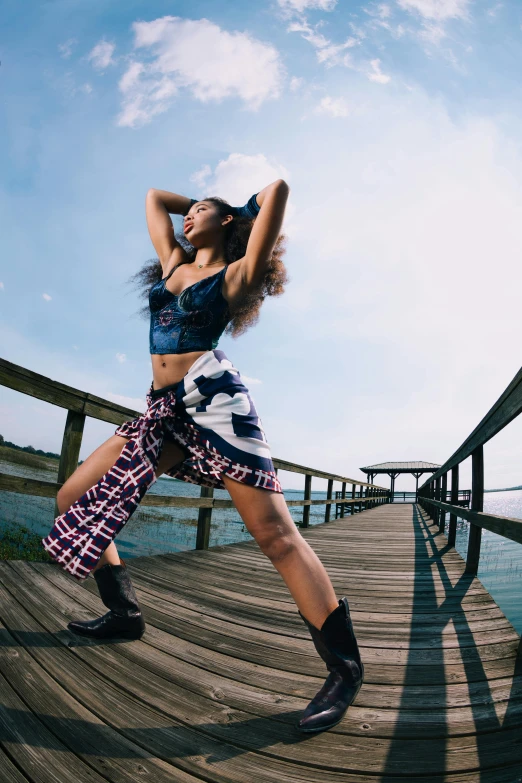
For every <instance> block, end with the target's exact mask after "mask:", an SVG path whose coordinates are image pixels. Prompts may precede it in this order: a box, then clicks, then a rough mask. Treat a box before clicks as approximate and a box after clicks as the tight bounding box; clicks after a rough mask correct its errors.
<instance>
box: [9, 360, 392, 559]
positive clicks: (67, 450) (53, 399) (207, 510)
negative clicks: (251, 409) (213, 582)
mask: <svg viewBox="0 0 522 783" xmlns="http://www.w3.org/2000/svg"><path fill="white" fill-rule="evenodd" d="M0 385H3V386H6V387H8V388H10V389H14V390H15V391H18V392H21V393H22V394H28V395H30V396H32V397H36V398H37V399H39V400H43V401H45V402H49V403H51V404H52V405H57V406H59V407H60V408H65V409H66V410H67V420H66V423H65V430H64V434H63V441H62V450H61V454H60V462H59V465H58V480H57V481H56V482H54V481H39V480H37V479H29V478H23V477H21V476H11V475H9V474H6V473H0V490H4V491H7V492H18V493H21V494H26V495H37V496H40V497H54V498H55V497H56V493H57V492H58V490H59V489H60V487H61V486H62V485H63V484H64V482H65V481H67V479H68V478H69V476H70V475H71V474H72V473H74V471H75V470H76V468H77V466H78V460H79V456H80V448H81V443H82V435H83V428H84V424H85V419H86V417H87V416H90V417H91V418H93V419H99V420H100V421H106V422H109V423H110V424H116V425H119V424H123V422H125V421H128V420H129V419H134V418H135V417H136V416H140V415H141V414H140V412H139V411H133V410H131V409H130V408H125V407H123V406H122V405H117V404H116V403H114V402H110V401H109V400H104V399H103V398H101V397H97V396H96V395H94V394H88V393H87V392H83V391H80V390H78V389H74V388H72V387H71V386H66V385H65V384H63V383H59V382H58V381H53V380H51V378H47V377H46V376H44V375H39V374H38V373H35V372H32V371H31V370H27V369H26V368H25V367H20V366H19V365H17V364H13V363H12V362H8V361H6V360H5V359H0ZM273 463H274V467H275V468H276V470H288V471H289V472H291V473H301V474H304V477H305V487H304V497H303V498H302V499H298V500H287V501H286V503H287V505H288V506H303V519H302V522H300V523H296V524H297V525H298V526H299V527H308V526H309V524H310V507H311V506H326V510H325V515H324V521H325V522H328V521H329V520H330V508H331V506H332V504H334V503H336V500H335V499H333V485H334V482H336V481H337V482H340V483H341V487H342V489H341V492H340V496H341V497H343V498H344V497H346V487H347V485H353V486H355V485H359V486H361V487H362V488H363V491H364V492H365V493H366V496H365V497H366V499H365V500H364V503H365V507H366V508H368V507H370V505H377V504H378V503H383V502H386V501H387V499H388V495H389V492H388V490H386V489H384V488H383V487H379V486H377V485H375V484H364V483H361V482H360V481H356V480H354V479H351V478H346V477H344V476H338V475H336V474H333V473H327V472H325V471H322V470H315V469H314V468H308V467H305V466H304V465H296V464H294V463H293V462H287V461H286V460H283V459H277V458H276V459H273ZM314 477H315V478H322V479H326V480H327V482H328V485H327V493H326V498H325V499H312V478H314ZM213 495H214V490H213V489H211V488H208V487H201V494H200V497H199V498H197V497H181V496H177V495H168V496H167V495H155V494H151V493H148V494H146V495H145V496H144V498H143V499H142V501H141V504H140V505H142V506H143V505H144V506H161V507H163V508H165V507H170V508H172V507H176V508H198V509H199V514H198V526H197V533H196V549H207V548H208V544H209V537H210V524H211V519H212V509H214V508H234V504H233V502H232V500H227V499H225V498H223V499H222V498H215V497H214V496H213ZM351 502H353V501H352V500H346V501H345V503H351ZM357 502H360V501H357ZM55 515H58V509H57V508H55ZM341 516H344V513H343V514H341Z"/></svg>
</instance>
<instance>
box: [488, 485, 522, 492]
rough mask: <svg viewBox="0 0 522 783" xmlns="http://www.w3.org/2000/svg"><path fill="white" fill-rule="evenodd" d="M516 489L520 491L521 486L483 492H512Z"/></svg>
mask: <svg viewBox="0 0 522 783" xmlns="http://www.w3.org/2000/svg"><path fill="white" fill-rule="evenodd" d="M517 489H522V485H521V486H519V487H506V488H505V489H485V490H484V492H514V491H515V490H517Z"/></svg>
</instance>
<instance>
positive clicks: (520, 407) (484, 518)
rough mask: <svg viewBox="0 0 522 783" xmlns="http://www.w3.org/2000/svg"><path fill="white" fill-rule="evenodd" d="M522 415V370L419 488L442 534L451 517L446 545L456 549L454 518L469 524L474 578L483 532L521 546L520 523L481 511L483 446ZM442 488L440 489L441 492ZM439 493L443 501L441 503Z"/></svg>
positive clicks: (468, 560)
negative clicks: (463, 476)
mask: <svg viewBox="0 0 522 783" xmlns="http://www.w3.org/2000/svg"><path fill="white" fill-rule="evenodd" d="M520 413H522V369H520V370H519V371H518V373H517V374H516V375H515V377H514V378H513V380H512V381H511V383H510V384H509V385H508V387H507V388H506V389H505V390H504V391H503V392H502V394H501V395H500V397H499V398H498V400H497V401H496V402H495V404H494V405H493V406H492V407H491V408H490V409H489V411H488V412H487V413H486V415H485V416H484V418H483V419H482V421H481V422H480V423H479V424H478V425H477V426H476V427H475V429H474V430H473V432H472V433H471V434H470V435H469V436H468V437H467V438H466V440H465V441H464V443H463V444H462V445H461V446H459V448H458V449H457V450H456V451H455V452H454V454H452V456H451V457H450V458H449V459H448V460H447V461H446V462H445V463H444V465H442V467H440V468H439V470H437V472H436V473H433V475H432V476H430V478H429V479H428V480H427V481H425V482H424V484H423V485H422V486H421V487H419V503H420V505H421V506H422V507H423V508H424V509H426V510H427V511H428V512H429V513H430V514H431V515H432V516H433V519H434V520H435V522H438V523H439V529H440V531H441V532H443V531H444V525H445V517H446V513H449V514H450V522H449V531H448V544H449V545H450V546H455V540H456V527H457V517H460V518H461V519H466V520H467V521H468V522H470V523H471V524H470V528H469V540H468V552H467V557H466V572H467V573H470V574H476V573H477V572H478V566H479V559H480V545H481V538H482V529H483V528H484V529H486V530H490V531H492V532H493V533H497V534H498V535H500V536H504V537H505V538H509V539H511V540H512V541H516V542H517V543H520V544H522V520H517V519H511V518H509V517H503V516H500V515H499V514H485V513H484V512H483V508H484V444H485V443H487V442H488V441H489V440H491V438H493V437H494V436H495V435H496V434H497V433H499V432H500V431H501V430H502V429H504V427H506V426H507V425H508V424H509V423H510V422H511V421H513V419H515V418H516V417H517V416H518V415H519V414H520ZM468 457H471V460H472V466H471V472H472V481H471V502H470V508H469V509H465V508H462V506H460V505H459V504H458V499H459V494H461V493H462V490H460V492H459V466H460V464H461V463H462V462H463V461H464V460H465V459H467V458H468ZM450 470H451V490H450V492H451V503H446V502H444V500H446V499H447V489H446V488H447V480H448V472H449V471H450ZM441 487H442V489H441ZM441 493H443V494H442V497H443V500H442V499H441Z"/></svg>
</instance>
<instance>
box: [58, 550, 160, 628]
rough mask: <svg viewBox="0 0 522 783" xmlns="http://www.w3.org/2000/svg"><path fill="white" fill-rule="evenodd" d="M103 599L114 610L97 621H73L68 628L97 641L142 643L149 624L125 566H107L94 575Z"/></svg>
mask: <svg viewBox="0 0 522 783" xmlns="http://www.w3.org/2000/svg"><path fill="white" fill-rule="evenodd" d="M94 578H95V579H96V584H97V585H98V590H99V592H100V598H101V599H102V601H103V603H104V604H105V606H106V607H107V608H108V609H109V610H110V611H109V612H107V614H104V615H103V617H98V618H97V619H96V620H88V621H86V622H81V621H79V620H73V621H72V622H70V623H69V625H68V626H67V627H68V628H69V629H70V630H71V631H74V633H78V634H80V635H81V636H92V637H94V638H95V639H109V638H110V639H140V638H141V637H142V636H143V632H144V631H145V622H144V620H143V617H142V614H141V610H140V607H139V604H138V599H137V598H136V593H135V592H134V588H133V586H132V582H131V580H130V576H129V573H128V571H127V569H126V567H125V565H124V563H123V561H122V564H121V565H117V566H115V565H110V564H107V565H104V566H103V567H102V568H98V569H97V570H96V571H95V572H94Z"/></svg>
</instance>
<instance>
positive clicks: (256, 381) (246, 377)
mask: <svg viewBox="0 0 522 783" xmlns="http://www.w3.org/2000/svg"><path fill="white" fill-rule="evenodd" d="M241 380H243V381H245V383H249V384H250V385H251V386H255V385H256V384H259V383H263V381H260V380H259V378H251V377H250V376H249V375H243V374H242V375H241Z"/></svg>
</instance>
